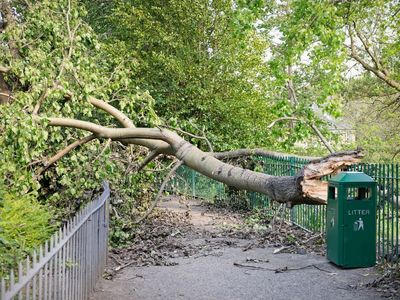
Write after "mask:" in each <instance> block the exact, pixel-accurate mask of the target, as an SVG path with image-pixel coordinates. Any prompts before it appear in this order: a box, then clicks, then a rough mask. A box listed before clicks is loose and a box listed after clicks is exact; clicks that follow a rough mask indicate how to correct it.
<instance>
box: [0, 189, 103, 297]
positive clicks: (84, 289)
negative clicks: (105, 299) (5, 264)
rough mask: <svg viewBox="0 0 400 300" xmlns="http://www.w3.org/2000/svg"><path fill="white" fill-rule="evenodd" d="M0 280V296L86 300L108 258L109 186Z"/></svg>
mask: <svg viewBox="0 0 400 300" xmlns="http://www.w3.org/2000/svg"><path fill="white" fill-rule="evenodd" d="M103 187H104V192H103V193H102V195H101V196H100V197H99V198H97V199H96V200H94V201H92V202H90V203H88V204H87V205H86V207H85V208H84V209H82V210H81V211H79V212H78V213H77V214H76V216H75V217H74V218H72V219H71V220H69V221H68V222H67V223H66V224H65V225H64V226H63V227H62V228H60V230H59V231H58V232H57V233H55V234H54V235H53V236H52V237H51V238H50V240H49V241H48V242H46V243H45V244H44V245H41V246H40V247H39V248H38V250H37V251H34V252H33V253H32V255H31V257H27V258H26V260H25V261H24V262H20V263H19V264H18V269H17V270H16V271H14V270H11V272H10V274H9V276H8V278H7V279H5V278H2V279H1V282H0V299H1V300H8V299H34V300H35V299H45V300H53V299H67V300H72V299H87V298H88V296H89V294H90V292H91V291H92V289H93V288H94V285H95V284H96V281H97V279H98V278H99V276H100V275H101V274H102V272H103V269H104V267H105V262H106V257H107V244H108V224H109V214H108V203H109V197H110V189H109V186H108V184H107V183H104V184H103Z"/></svg>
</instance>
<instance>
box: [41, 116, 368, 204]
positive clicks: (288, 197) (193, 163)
mask: <svg viewBox="0 0 400 300" xmlns="http://www.w3.org/2000/svg"><path fill="white" fill-rule="evenodd" d="M120 113H121V112H120ZM121 114H122V113H121ZM113 115H115V114H113ZM122 115H123V114H122ZM48 120H49V121H50V123H49V124H50V125H51V126H62V127H71V128H76V129H82V130H86V131H90V132H92V133H93V134H94V135H95V136H96V138H107V139H111V140H114V141H122V142H125V143H132V144H139V145H144V144H146V143H150V144H151V145H148V146H147V147H148V148H149V149H151V150H155V149H157V148H153V147H154V144H153V142H154V143H159V145H160V146H161V148H160V149H159V151H160V153H163V151H166V152H167V154H172V155H173V156H175V157H176V158H177V159H178V160H180V161H182V162H183V163H184V164H185V165H187V166H188V167H190V168H192V169H194V170H196V171H197V172H199V173H201V174H203V175H205V176H207V177H210V178H212V179H215V180H217V181H220V182H223V183H225V184H227V185H229V186H234V187H236V188H238V189H244V190H248V191H253V192H259V193H262V194H265V195H267V196H268V197H269V198H270V199H271V200H273V201H277V202H280V203H286V204H287V205H288V206H289V207H292V206H293V205H297V204H304V203H306V204H325V203H326V184H324V183H322V182H321V181H319V179H320V178H321V177H322V176H324V175H328V174H332V173H335V172H338V171H340V169H341V168H343V167H345V166H347V165H349V164H352V163H355V162H358V161H359V159H360V157H361V154H360V151H350V152H343V153H337V154H334V155H331V156H328V157H325V158H322V159H319V160H314V161H312V163H310V164H309V165H307V166H306V168H304V170H303V171H302V172H300V173H299V174H298V175H296V176H271V175H267V174H264V173H259V172H254V171H251V170H248V169H243V168H240V167H236V166H233V165H230V164H227V163H224V162H222V161H220V160H219V159H217V158H216V156H218V155H217V154H214V153H207V152H203V151H201V150H200V149H198V148H197V147H195V146H193V145H192V144H190V143H189V142H187V141H185V140H184V139H183V138H181V137H180V136H179V135H177V134H176V133H175V132H172V131H170V130H167V129H156V128H132V127H130V128H107V127H103V126H101V125H97V124H94V123H91V122H86V121H80V120H74V119H67V118H48ZM129 126H130V125H129ZM165 145H168V147H166V146H165ZM311 183H312V185H313V188H312V189H311V188H310V184H311ZM317 191H318V192H317Z"/></svg>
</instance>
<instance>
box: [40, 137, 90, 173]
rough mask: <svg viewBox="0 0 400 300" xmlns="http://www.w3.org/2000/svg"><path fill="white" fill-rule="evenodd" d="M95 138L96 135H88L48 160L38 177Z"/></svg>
mask: <svg viewBox="0 0 400 300" xmlns="http://www.w3.org/2000/svg"><path fill="white" fill-rule="evenodd" d="M95 138H96V135H94V134H91V135H88V136H86V137H84V138H82V139H80V140H77V141H75V142H73V143H72V144H70V145H68V146H67V147H65V148H64V149H62V150H60V151H59V152H57V154H56V155H54V156H52V157H51V158H49V159H48V160H46V161H45V162H44V164H43V165H44V166H43V167H42V168H41V169H39V171H37V173H36V177H38V176H40V175H41V174H43V173H44V172H45V171H46V170H47V169H48V168H49V167H50V166H51V165H53V164H54V163H55V162H57V161H58V160H60V159H61V158H63V157H64V156H65V155H67V154H68V153H69V152H71V151H72V150H74V149H75V148H76V147H78V146H81V145H83V144H86V143H88V142H90V141H92V140H94V139H95Z"/></svg>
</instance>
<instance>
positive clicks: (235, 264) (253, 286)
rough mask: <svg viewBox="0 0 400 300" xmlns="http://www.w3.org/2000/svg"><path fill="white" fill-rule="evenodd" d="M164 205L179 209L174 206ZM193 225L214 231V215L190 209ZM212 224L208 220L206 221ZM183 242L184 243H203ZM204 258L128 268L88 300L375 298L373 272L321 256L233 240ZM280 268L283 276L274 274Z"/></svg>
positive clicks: (97, 288) (194, 207)
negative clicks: (371, 284)
mask: <svg viewBox="0 0 400 300" xmlns="http://www.w3.org/2000/svg"><path fill="white" fill-rule="evenodd" d="M163 206H164V207H167V208H169V209H174V210H184V209H185V207H184V206H182V205H180V204H179V203H177V202H171V201H170V202H164V203H163ZM191 216H192V220H193V223H194V224H195V225H196V226H199V227H201V228H202V229H204V228H209V229H210V230H213V229H215V226H217V225H218V224H217V225H216V223H215V217H214V216H213V215H212V214H210V213H204V210H202V208H201V207H199V206H192V211H191ZM211 220H213V222H211ZM202 242H204V241H202V240H201V239H199V240H188V241H187V243H202ZM234 242H235V247H230V246H229V243H228V245H226V246H225V247H221V248H220V249H218V250H216V251H214V252H213V253H210V254H208V255H205V256H204V255H203V256H202V255H194V256H192V257H186V258H182V257H181V258H174V259H171V261H173V262H175V263H177V265H175V266H150V267H132V268H129V267H128V268H126V269H124V270H122V271H121V272H120V273H118V274H117V276H116V277H115V278H114V279H113V280H104V279H102V280H100V282H99V283H98V285H97V287H96V292H95V293H94V295H93V297H92V298H91V299H92V300H100V299H101V300H107V299H110V300H111V299H112V300H124V299H143V300H146V299H149V300H150V299H163V300H167V299H171V300H174V299H193V300H201V299H204V300H205V299H219V300H223V299H226V300H228V299H229V300H234V299H238V300H239V299H307V300H309V299H324V300H328V299H335V300H336V299H352V300H355V299H377V298H379V297H380V295H379V294H378V293H377V292H375V291H374V290H372V289H367V288H365V287H364V286H363V284H365V283H367V282H370V281H372V280H373V279H374V278H375V277H376V274H375V271H374V269H352V270H342V269H340V268H337V267H336V266H334V265H333V264H331V263H329V262H328V261H327V260H326V259H325V257H322V256H317V255H311V254H305V255H300V254H289V253H281V254H273V251H274V250H275V249H274V248H253V249H250V250H248V251H246V252H244V251H243V248H242V247H244V246H245V245H246V244H248V240H247V241H246V240H240V239H235V241H234ZM277 269H278V270H279V269H281V270H282V272H276V270H277Z"/></svg>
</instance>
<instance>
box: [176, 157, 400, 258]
mask: <svg viewBox="0 0 400 300" xmlns="http://www.w3.org/2000/svg"><path fill="white" fill-rule="evenodd" d="M253 160H254V162H255V163H256V167H255V168H256V170H257V171H263V172H264V173H266V174H270V175H275V176H294V175H295V174H297V173H298V172H299V171H300V170H301V168H302V167H303V166H304V165H305V164H307V163H308V160H306V159H301V158H298V157H290V156H283V157H279V158H276V157H264V156H263V157H260V156H255V157H253ZM348 170H349V171H362V172H365V173H366V174H368V175H369V176H371V177H372V178H374V179H375V180H376V181H377V183H378V199H377V200H378V201H377V202H378V210H377V211H378V213H377V254H378V257H379V258H380V259H387V260H394V259H397V258H399V257H400V226H399V220H400V211H399V210H400V197H399V192H400V191H399V181H400V177H399V166H398V165H397V164H364V163H363V164H357V165H353V166H350V167H349V168H348ZM325 180H327V178H325ZM169 189H171V190H173V191H174V192H177V193H181V194H185V195H190V196H193V197H197V198H201V199H204V200H207V201H209V202H212V203H214V204H215V205H220V206H229V207H231V208H234V209H247V210H249V209H255V208H263V209H264V210H265V213H267V214H269V215H271V216H272V215H276V214H277V213H278V212H279V217H282V218H284V219H286V220H287V221H291V222H292V223H293V224H295V225H297V226H300V227H301V228H303V229H305V230H308V231H312V232H321V233H324V232H325V229H326V227H325V226H326V224H325V219H326V206H325V205H305V204H304V205H297V206H295V207H294V208H293V209H287V208H283V209H282V210H279V209H278V205H277V204H276V203H273V202H271V201H270V200H269V199H268V197H267V196H265V195H263V194H259V193H254V192H246V191H238V190H236V189H234V188H232V187H228V186H226V185H224V184H222V183H220V182H217V181H215V180H213V179H210V178H208V177H206V176H203V175H201V174H199V173H197V172H196V171H194V170H192V169H190V168H188V167H186V166H182V167H181V168H179V169H178V171H177V176H175V177H174V178H173V179H172V180H171V181H170V183H169Z"/></svg>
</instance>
